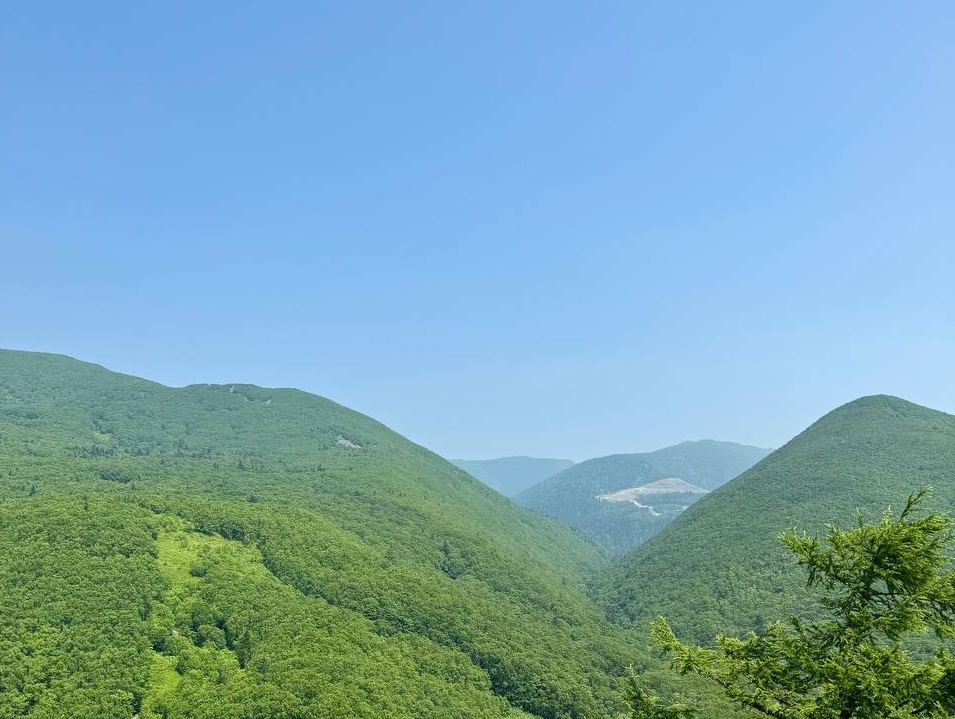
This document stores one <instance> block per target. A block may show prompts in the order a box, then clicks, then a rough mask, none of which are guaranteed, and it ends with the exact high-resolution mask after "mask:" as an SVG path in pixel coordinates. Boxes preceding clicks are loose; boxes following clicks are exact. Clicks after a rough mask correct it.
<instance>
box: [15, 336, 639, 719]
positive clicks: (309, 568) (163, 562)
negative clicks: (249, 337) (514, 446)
mask: <svg viewBox="0 0 955 719" xmlns="http://www.w3.org/2000/svg"><path fill="white" fill-rule="evenodd" d="M606 564H607V562H606V558H605V557H604V555H602V554H601V553H600V552H599V551H598V550H597V548H596V547H595V546H593V545H592V544H591V543H590V542H588V541H586V540H585V539H584V538H583V537H580V536H579V535H577V534H576V533H574V532H572V531H571V530H570V529H569V528H567V527H565V526H563V525H561V524H559V523H557V522H554V521H552V520H549V519H546V518H543V517H540V516H538V515H536V514H534V513H532V512H529V511H527V510H525V509H523V508H521V507H519V506H518V505H516V504H514V503H513V502H511V501H509V500H508V499H506V498H505V497H502V496H501V495H500V494H498V493H497V492H495V491H493V490H491V489H490V488H488V487H486V486H485V485H483V484H482V483H480V482H479V481H477V480H476V479H474V478H472V477H470V476H469V475H468V474H467V473H466V472H464V471H463V470H461V469H459V468H457V467H455V466H454V465H452V464H450V463H449V462H447V461H445V460H444V459H442V458H440V457H439V456H437V455H436V454H434V453H432V452H430V451H428V450H427V449H425V448H423V447H420V446H418V445H416V444H414V443H412V442H410V441H408V440H407V439H405V438H404V437H402V436H400V435H398V434H397V433H395V432H393V431H392V430H390V429H388V428H387V427H385V426H384V425H382V424H380V423H379V422H376V421H375V420H373V419H371V418H370V417H366V416H364V415H361V414H359V413H357V412H354V411H352V410H350V409H348V408H346V407H342V406H341V405H338V404H336V403H334V402H331V401H330V400H327V399H324V398H322V397H318V396H315V395H310V394H307V393H305V392H301V391H298V390H291V389H267V388H262V387H257V386H253V385H246V384H239V383H236V384H226V385H193V386H188V387H182V388H170V387H164V386H162V385H159V384H156V383H154V382H149V381H147V380H143V379H139V378H136V377H130V376H126V375H121V374H117V373H114V372H110V371H108V370H106V369H104V368H102V367H99V366H96V365H92V364H87V363H83V362H79V361H76V360H73V359H70V358H68V357H64V356H59V355H49V354H39V353H31V352H14V351H5V350H0V607H4V611H3V612H0V656H3V657H25V656H26V655H27V654H26V653H27V651H29V660H28V664H26V665H25V666H28V675H29V677H30V679H29V680H26V679H25V680H23V681H20V680H19V679H16V680H15V679H12V678H9V676H8V674H5V672H6V669H5V668H4V667H0V684H4V685H5V687H6V690H5V692H4V697H3V704H4V706H5V707H6V708H8V709H10V708H11V707H12V708H13V709H11V710H12V711H14V714H15V715H17V716H20V715H22V714H31V715H32V714H33V713H35V714H36V715H37V716H40V715H42V716H117V717H119V716H123V717H131V716H139V717H140V719H158V718H159V717H167V718H168V719H177V718H178V719H185V718H186V717H195V718H197V719H198V718H199V717H211V716H213V714H214V715H215V716H268V717H305V716H349V717H358V718H362V717H363V718H366V719H371V718H372V717H374V718H375V719H377V718H378V717H395V718H397V719H413V718H416V717H421V716H428V717H433V718H434V719H457V717H462V716H468V717H481V718H487V719H491V718H494V719H529V718H530V717H555V718H556V717H571V716H612V715H617V714H619V712H620V711H621V709H622V706H621V692H620V681H621V677H623V676H624V675H625V673H626V667H627V665H628V664H629V663H630V662H633V661H634V657H635V656H636V657H637V660H638V661H644V657H645V654H644V653H643V650H642V649H641V648H640V646H639V642H638V641H637V640H636V639H635V635H633V634H631V632H630V631H629V630H627V629H622V628H619V627H616V626H614V625H612V624H611V623H609V622H608V621H607V619H606V618H605V617H604V613H603V611H602V610H601V609H599V608H598V607H597V606H595V605H594V603H593V602H592V601H591V600H590V599H589V598H588V597H587V596H586V595H585V594H584V592H583V590H582V587H583V586H584V584H585V583H586V581H587V580H588V579H589V578H590V577H591V575H592V572H593V571H595V570H599V569H600V568H602V567H605V566H606ZM17 662H19V660H17ZM24 676H26V675H24ZM4 677H7V678H6V679H5V678H4ZM31 707H32V708H33V709H32V710H31ZM11 716H12V715H11Z"/></svg>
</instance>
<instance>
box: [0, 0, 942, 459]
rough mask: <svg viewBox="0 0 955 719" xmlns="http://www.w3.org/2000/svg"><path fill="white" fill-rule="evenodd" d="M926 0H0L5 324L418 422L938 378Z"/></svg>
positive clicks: (569, 432) (641, 408) (553, 415)
mask: <svg viewBox="0 0 955 719" xmlns="http://www.w3.org/2000/svg"><path fill="white" fill-rule="evenodd" d="M953 37H955V4H953V3H951V2H948V1H938V2H920V3H897V2H871V1H868V2H841V3H825V2H810V3H805V2H800V3H796V2H772V3H767V2H755V1H754V2H652V3H637V2H630V1H629V0H627V1H622V2H599V1H598V2H592V3H570V2H552V1H548V2H530V1H527V2H523V1H522V2H473V3H472V2H468V3H443V2H427V1H426V2H417V1H416V2H405V3H393V2H380V3H370V2H339V3H325V2H278V3H272V4H269V5H268V6H265V5H262V4H241V3H226V2H203V3H186V2H137V3H128V2H91V3H65V2H63V3H49V2H42V1H40V2H30V3H8V4H7V5H6V7H4V8H3V9H2V11H0V262H2V276H3V279H2V282H0V346H3V347H8V348H16V349H32V350H41V351H51V352H60V353H64V354H68V355H71V356H75V357H78V358H81V359H84V360H88V361H92V362H97V363H99V364H103V365H105V366H107V367H109V368H111V369H115V370H118V371H122V372H127V373H130V374H136V375H139V376H144V377H147V378H150V379H154V380H157V381H160V382H163V383H165V384H172V385H182V384H188V383H194V382H229V381H245V382H252V383H256V384H263V385H271V386H295V387H300V388H302V389H306V390H309V391H312V392H315V393H318V394H321V395H324V396H328V397H331V398H332V399H334V400H336V401H338V402H341V403H343V404H346V405H348V406H350V407H353V408H355V409H358V410H360V411H362V412H365V413H367V414H370V415H372V416H374V417H376V418H377V419H380V420H381V421H383V422H385V423H386V424H388V425H389V426H391V427H393V428H394V429H396V430H398V431H399V432H401V433H403V434H405V435H407V436H409V437H410V438H411V439H413V440H415V441H417V442H420V443H422V444H424V445H426V446H428V447H430V448H432V449H434V450H436V451H438V452H440V453H442V454H444V455H446V456H453V457H471V458H484V457H494V456H503V455H513V454H530V455H537V456H552V457H567V458H571V459H577V460H581V459H585V458H587V457H591V456H597V455H601V454H608V453H614V452H626V451H643V450H651V449H655V448H657V447H660V446H664V445H667V444H672V443H675V442H678V441H681V440H684V439H699V438H704V437H708V438H715V439H723V440H731V441H738V442H743V443H749V444H757V445H763V446H779V445H781V444H783V443H784V442H785V441H787V440H788V439H789V438H790V437H792V436H793V435H794V434H795V433H797V432H799V431H801V430H802V429H803V428H804V427H805V426H806V425H807V424H809V423H810V422H812V421H813V420H814V419H816V418H817V417H819V416H820V415H821V414H823V413H825V412H826V411H828V410H830V409H832V408H834V407H835V406H837V405H839V404H841V403H843V402H846V401H849V400H851V399H853V398H855V397H857V396H860V395H863V394H872V393H880V392H886V393H891V394H897V395H900V396H903V397H906V398H907V399H911V400H913V401H916V402H919V403H921V404H927V405H930V406H933V407H936V408H938V409H943V410H946V411H949V412H953V411H955V131H953V128H955V43H953V42H952V38H953Z"/></svg>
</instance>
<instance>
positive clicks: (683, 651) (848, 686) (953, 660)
mask: <svg viewBox="0 0 955 719" xmlns="http://www.w3.org/2000/svg"><path fill="white" fill-rule="evenodd" d="M926 493H927V490H922V491H919V492H917V493H916V494H914V495H912V496H910V497H909V498H908V500H907V502H906V504H905V507H904V509H903V510H902V511H901V513H899V515H898V516H895V515H893V514H892V513H891V511H890V510H886V511H885V513H883V515H882V517H881V520H880V521H877V522H866V521H864V519H863V518H862V517H861V516H860V517H859V519H858V522H857V525H856V526H855V527H853V528H851V529H848V530H843V529H840V528H838V527H835V526H830V527H829V530H828V534H827V536H826V538H825V540H824V541H821V540H820V539H819V538H818V537H815V536H809V535H805V534H802V535H798V534H795V533H787V534H784V535H782V537H781V539H782V541H783V542H784V543H785V544H786V546H787V547H788V548H789V550H790V551H791V552H792V553H793V554H794V555H795V558H796V561H797V562H798V563H799V564H800V565H801V566H802V567H804V568H805V569H806V571H807V573H808V576H807V583H808V585H809V586H810V587H811V588H814V589H815V590H818V591H819V592H820V593H821V596H820V599H819V609H820V618H819V619H817V620H813V621H800V620H798V619H795V618H793V619H790V620H789V621H788V622H785V623H784V622H776V623H774V624H772V625H770V626H768V627H767V628H766V629H765V630H764V631H762V632H759V633H756V632H753V633H750V634H749V635H748V636H747V637H745V638H737V637H730V636H726V635H720V636H718V637H716V642H715V645H714V646H713V647H699V646H693V645H691V644H685V643H683V642H681V641H680V640H679V639H678V638H677V637H676V635H675V634H674V632H673V631H672V629H671V628H670V626H669V624H668V623H667V621H666V619H664V618H663V617H658V618H657V619H656V621H655V622H654V623H653V628H652V633H653V637H654V639H655V641H656V643H657V644H658V645H659V646H660V647H661V648H662V649H663V652H664V654H667V655H670V656H671V657H672V666H673V668H674V669H676V670H677V671H679V672H680V673H681V674H684V675H685V674H694V675H698V676H700V677H703V678H705V679H707V680H710V681H711V682H714V683H715V684H716V685H717V686H718V687H719V688H720V690H721V691H722V693H723V694H725V695H726V696H727V697H728V698H730V699H732V700H733V701H734V702H736V703H737V704H738V705H740V706H742V707H746V708H748V709H751V710H753V711H755V712H756V713H758V714H759V715H762V716H767V717H773V718H774V719H850V718H851V719H876V718H878V719H889V718H896V717H903V716H904V717H911V716H919V717H930V718H932V719H937V718H941V717H952V716H953V715H955V657H953V655H952V651H951V648H952V640H953V639H955V573H953V572H952V566H951V560H950V559H949V557H948V555H947V553H946V551H947V548H948V545H949V544H950V543H951V541H952V538H953V522H952V519H951V518H950V517H948V516H947V515H945V514H943V513H940V512H932V513H926V512H924V511H923V509H922V503H923V500H924V498H925V496H926ZM628 698H629V701H630V705H631V710H632V714H633V716H634V717H635V718H641V719H682V718H683V717H686V716H690V715H691V714H692V712H693V710H692V709H690V708H689V707H686V706H684V705H682V704H678V703H670V704H667V703H666V702H663V701H660V700H659V699H658V698H657V697H655V696H653V695H652V694H650V693H649V692H647V691H645V690H644V689H643V688H641V687H640V686H639V684H638V683H637V682H636V681H634V682H633V683H632V686H631V689H630V692H629V697H628Z"/></svg>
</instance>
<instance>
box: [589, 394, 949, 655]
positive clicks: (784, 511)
mask: <svg viewBox="0 0 955 719" xmlns="http://www.w3.org/2000/svg"><path fill="white" fill-rule="evenodd" d="M924 485H933V486H934V487H935V492H934V494H933V496H932V498H931V500H930V504H931V505H932V506H933V507H936V508H941V509H949V510H950V509H952V508H953V507H955V417H953V416H951V415H948V414H945V413H943V412H938V411H935V410H932V409H928V408H926V407H920V406H918V405H915V404H912V403H911V402H906V401H905V400H902V399H898V398H896V397H890V396H885V395H879V396H873V397H864V398H862V399H858V400H856V401H854V402H851V403H849V404H847V405H844V406H842V407H840V408H838V409H836V410H834V411H833V412H831V413H829V414H827V415H826V416H825V417H823V418H822V419H820V420H819V421H817V422H816V423H814V424H813V425H812V426H811V427H809V428H808V429H807V430H806V431H804V432H803V433H802V434H800V435H799V436H798V437H796V438H795V439H793V440H792V441H791V442H789V443H788V444H786V445H785V446H784V447H782V448H781V449H779V450H777V451H775V452H773V453H772V454H771V455H769V456H768V457H766V459H764V460H763V461H761V462H760V463H759V464H757V465H756V466H755V467H753V468H752V469H750V470H749V471H747V472H745V473H743V474H742V475H741V476H739V477H737V478H736V479H734V480H732V481H731V482H729V483H728V484H726V485H724V486H723V487H721V488H719V489H717V490H715V491H714V492H712V493H710V494H709V495H707V496H706V497H704V498H702V499H701V500H700V501H699V502H697V503H696V504H694V505H693V506H692V507H690V508H689V509H687V510H686V512H684V513H683V514H682V515H681V516H680V517H679V518H678V519H676V520H675V521H674V522H673V523H672V524H671V525H670V526H668V527H667V528H666V529H665V530H664V531H662V532H661V533H660V534H659V535H657V536H656V537H654V538H653V539H652V540H650V541H649V542H647V543H646V544H644V545H642V546H640V547H638V548H637V549H635V550H634V551H633V552H632V553H630V554H629V555H627V556H626V557H625V558H624V559H623V560H622V561H621V562H620V563H619V565H617V566H616V567H615V568H614V569H613V570H611V571H610V572H609V573H608V574H607V575H606V577H605V578H604V581H603V584H602V589H601V592H602V596H603V600H604V602H605V604H606V606H607V608H608V610H609V612H610V613H611V614H612V615H614V616H615V617H617V618H618V619H621V620H624V621H628V620H632V621H636V622H638V623H640V624H641V625H642V624H644V623H645V622H648V621H649V620H650V619H651V618H652V617H654V616H656V615H658V614H665V615H667V616H668V617H669V618H671V619H672V621H673V624H674V626H675V628H676V629H677V630H678V631H679V632H682V633H683V634H684V635H687V636H690V637H692V638H694V639H696V640H698V641H704V640H706V639H707V638H711V637H712V636H713V634H714V633H716V632H718V631H722V630H729V631H746V630H750V629H753V628H757V627H760V626H762V625H763V623H764V622H765V621H768V620H772V619H774V618H777V617H784V616H787V615H790V614H800V613H801V612H802V611H803V609H804V607H805V606H806V603H805V597H806V595H805V590H804V589H803V580H804V575H803V573H802V572H801V571H799V569H798V568H796V567H795V566H794V564H793V562H792V561H791V559H790V555H789V553H788V552H787V551H786V550H785V548H784V547H783V546H782V544H781V543H780V542H778V541H777V539H776V537H777V536H778V535H779V534H780V533H781V532H783V531H786V530H788V529H791V528H794V527H795V528H797V529H799V530H805V531H809V532H813V533H815V532H820V531H822V530H824V528H825V525H826V524H827V523H836V524H839V525H840V526H846V525H847V524H850V523H852V522H853V521H854V518H855V511H856V509H857V508H860V509H862V510H863V511H865V512H868V515H869V516H870V517H873V516H878V513H880V512H881V511H882V510H883V509H884V508H885V507H886V506H887V505H890V504H891V505H893V506H896V507H897V506H898V505H900V504H901V503H902V502H904V500H905V497H906V496H907V495H908V494H910V493H911V492H912V491H914V490H915V489H917V488H919V487H922V486H924Z"/></svg>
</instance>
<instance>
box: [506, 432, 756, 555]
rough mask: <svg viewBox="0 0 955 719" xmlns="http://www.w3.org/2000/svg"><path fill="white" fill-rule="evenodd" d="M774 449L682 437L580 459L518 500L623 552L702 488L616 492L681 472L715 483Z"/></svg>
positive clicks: (697, 482)
mask: <svg viewBox="0 0 955 719" xmlns="http://www.w3.org/2000/svg"><path fill="white" fill-rule="evenodd" d="M767 454H769V450H766V449H760V448H759V447H748V446H745V445H740V444H734V443H732V442H716V441H713V440H702V441H699V442H683V443H681V444H678V445H674V446H672V447H665V448H664V449H660V450H657V451H655V452H646V453H643V454H614V455H610V456H608V457H598V458H596V459H590V460H587V461H586V462H581V463H580V464H576V465H574V466H573V467H571V468H569V469H566V470H564V471H563V472H560V473H559V474H556V475H554V476H553V477H550V478H549V479H546V480H544V481H543V482H541V483H540V484H537V485H535V486H534V487H531V488H530V489H528V490H526V491H524V492H521V493H520V494H518V495H517V496H516V497H515V501H517V502H518V503H520V504H521V505H523V506H525V507H527V508H528V509H533V510H534V511H535V512H539V513H540V514H543V515H545V516H548V517H555V518H557V519H562V520H563V521H565V522H567V523H568V524H570V525H571V526H573V527H576V528H577V529H579V530H580V531H582V532H584V534H586V535H587V536H589V537H591V538H592V539H594V540H595V541H597V542H599V543H600V544H601V545H603V546H604V547H606V548H607V549H608V550H610V551H611V552H614V553H616V554H622V553H624V552H627V551H628V550H630V549H633V548H634V547H636V546H637V545H639V544H640V543H642V542H645V541H646V540H647V539H649V538H650V537H652V536H653V535H654V534H656V533H657V532H659V531H660V530H661V529H663V528H664V527H665V526H666V525H667V524H669V523H670V522H671V521H673V519H674V518H675V517H676V516H677V515H679V514H680V513H681V512H682V511H683V510H684V509H686V507H688V506H689V505H690V504H692V503H693V502H695V501H696V500H697V499H698V498H699V497H700V496H701V493H700V492H698V491H695V490H692V491H688V492H687V491H673V492H669V493H656V494H655V495H654V497H653V501H637V502H634V501H614V499H615V498H614V497H612V496H611V495H614V494H615V493H618V492H621V491H623V490H627V489H633V488H636V487H640V486H643V485H648V484H650V483H652V482H655V481H658V480H661V479H665V478H669V477H677V478H680V479H682V480H684V481H685V482H687V483H689V484H691V485H694V486H696V487H700V488H704V489H713V488H715V487H718V486H720V485H721V484H723V483H724V482H726V481H728V480H730V479H732V478H733V477H735V476H736V475H737V474H739V473H740V472H743V471H744V470H746V469H748V468H749V467H751V466H753V465H754V464H755V463H756V462H758V461H759V460H760V459H762V458H763V457H765V456H766V455H767Z"/></svg>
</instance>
